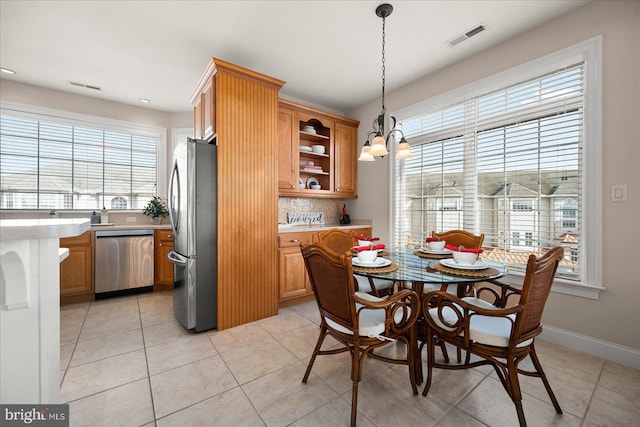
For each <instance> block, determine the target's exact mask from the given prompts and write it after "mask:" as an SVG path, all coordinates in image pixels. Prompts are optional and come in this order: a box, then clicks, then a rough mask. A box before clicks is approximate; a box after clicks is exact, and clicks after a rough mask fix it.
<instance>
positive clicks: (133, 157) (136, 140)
mask: <svg viewBox="0 0 640 427" xmlns="http://www.w3.org/2000/svg"><path fill="white" fill-rule="evenodd" d="M157 145H158V138H157V137H152V136H147V135H136V134H133V133H128V132H115V131H111V130H103V129H97V128H90V127H86V126H76V125H72V124H66V123H57V122H54V121H44V120H37V119H31V118H24V117H14V116H10V115H4V114H3V115H1V116H0V208H1V209H100V208H102V207H103V206H105V207H107V208H108V209H136V210H137V209H142V208H143V206H144V205H145V204H146V202H147V201H148V200H149V198H151V197H152V196H154V195H155V188H156V173H157V164H156V163H157V155H156V151H157Z"/></svg>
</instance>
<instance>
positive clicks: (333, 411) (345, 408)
mask: <svg viewBox="0 0 640 427" xmlns="http://www.w3.org/2000/svg"><path fill="white" fill-rule="evenodd" d="M350 420H351V403H350V402H349V401H347V400H346V399H345V398H343V397H342V396H339V397H336V398H335V399H333V400H332V401H330V402H329V403H327V404H325V405H324V406H322V407H320V408H318V409H316V410H315V411H313V412H312V413H310V414H308V415H305V416H304V417H302V418H300V419H299V420H298V421H296V422H295V423H293V424H291V426H292V427H317V426H335V427H337V426H348V425H349V423H350ZM356 422H357V423H358V426H360V427H375V424H374V423H372V422H371V420H369V419H368V418H367V417H366V416H365V415H364V414H363V413H362V412H360V411H358V415H357V418H356Z"/></svg>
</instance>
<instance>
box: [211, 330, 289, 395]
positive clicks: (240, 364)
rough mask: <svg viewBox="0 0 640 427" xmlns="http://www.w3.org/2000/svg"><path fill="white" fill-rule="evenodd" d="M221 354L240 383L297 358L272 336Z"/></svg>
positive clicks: (283, 365)
mask: <svg viewBox="0 0 640 427" xmlns="http://www.w3.org/2000/svg"><path fill="white" fill-rule="evenodd" d="M221 356H222V358H223V359H224V361H225V363H226V364H227V366H229V369H230V370H231V372H233V376H234V377H235V378H236V380H237V381H238V382H239V383H240V384H244V383H246V382H248V381H251V380H253V379H256V378H258V377H261V376H262V375H265V374H268V373H269V372H273V371H275V370H277V369H280V368H283V367H285V366H287V365H290V364H292V363H293V362H295V361H296V360H297V359H296V358H295V356H294V355H293V354H291V353H290V352H289V351H288V350H287V349H286V348H284V347H283V346H281V345H280V344H279V343H278V342H277V341H276V340H275V339H274V338H272V337H268V338H266V339H264V340H262V341H257V342H253V343H250V344H247V345H245V346H244V347H240V348H237V349H235V350H231V351H228V352H226V353H222V354H221Z"/></svg>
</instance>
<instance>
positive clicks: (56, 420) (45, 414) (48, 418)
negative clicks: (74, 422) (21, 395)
mask: <svg viewBox="0 0 640 427" xmlns="http://www.w3.org/2000/svg"><path fill="white" fill-rule="evenodd" d="M0 425H3V426H18V425H34V426H42V427H44V426H46V427H48V426H52V427H64V426H66V427H68V426H69V405H0Z"/></svg>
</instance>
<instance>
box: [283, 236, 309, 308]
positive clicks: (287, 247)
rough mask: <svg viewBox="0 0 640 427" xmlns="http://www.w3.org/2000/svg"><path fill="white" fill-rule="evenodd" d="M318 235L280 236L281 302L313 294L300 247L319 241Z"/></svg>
mask: <svg viewBox="0 0 640 427" xmlns="http://www.w3.org/2000/svg"><path fill="white" fill-rule="evenodd" d="M317 236H318V233H313V232H303V233H281V234H279V236H278V289H279V295H280V302H282V301H286V300H290V299H292V298H299V297H304V296H307V295H311V294H312V290H311V282H310V281H309V276H308V275H307V270H306V268H305V266H304V258H303V257H302V253H301V252H300V246H301V245H304V244H309V243H312V242H316V241H318V237H317Z"/></svg>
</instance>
